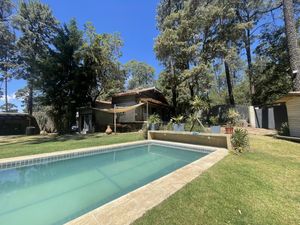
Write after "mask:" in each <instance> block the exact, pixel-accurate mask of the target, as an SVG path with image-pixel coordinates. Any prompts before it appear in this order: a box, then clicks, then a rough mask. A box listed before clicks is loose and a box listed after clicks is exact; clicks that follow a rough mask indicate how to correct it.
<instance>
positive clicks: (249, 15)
mask: <svg viewBox="0 0 300 225" xmlns="http://www.w3.org/2000/svg"><path fill="white" fill-rule="evenodd" d="M279 7H281V4H278V3H277V2H274V1H272V0H268V1H266V0H242V1H240V0H237V1H236V3H235V10H236V16H237V19H238V21H239V22H240V23H245V24H247V26H245V28H244V30H243V34H242V42H243V48H244V49H245V52H246V58H247V66H248V71H247V74H248V78H249V87H250V90H249V91H250V97H251V103H252V104H253V102H254V98H253V95H254V93H255V86H254V82H255V81H254V80H253V57H252V49H251V47H252V43H254V42H255V39H256V36H255V32H256V31H258V30H259V28H260V27H261V26H262V24H261V23H260V22H261V20H262V18H263V17H264V16H265V15H266V14H267V13H269V12H272V11H274V10H276V9H277V8H279Z"/></svg>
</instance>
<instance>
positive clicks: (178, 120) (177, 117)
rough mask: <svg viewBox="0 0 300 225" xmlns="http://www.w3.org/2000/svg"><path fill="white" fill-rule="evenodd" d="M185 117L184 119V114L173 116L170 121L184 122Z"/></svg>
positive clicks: (174, 122) (175, 122)
mask: <svg viewBox="0 0 300 225" xmlns="http://www.w3.org/2000/svg"><path fill="white" fill-rule="evenodd" d="M183 119H184V117H183V116H181V115H178V116H176V117H172V118H171V120H170V122H171V123H173V124H180V123H182V122H183Z"/></svg>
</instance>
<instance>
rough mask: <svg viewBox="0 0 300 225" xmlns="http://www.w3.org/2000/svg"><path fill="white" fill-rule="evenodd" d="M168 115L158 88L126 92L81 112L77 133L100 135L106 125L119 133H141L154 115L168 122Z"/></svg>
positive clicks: (168, 109)
mask: <svg viewBox="0 0 300 225" xmlns="http://www.w3.org/2000/svg"><path fill="white" fill-rule="evenodd" d="M169 111H170V106H169V104H168V102H167V100H166V98H165V97H164V95H163V94H162V93H161V92H160V91H159V90H158V89H157V88H155V87H151V88H143V89H134V90H129V91H126V92H122V93H118V94H116V95H114V96H112V100H111V101H97V102H96V106H95V107H94V108H91V107H90V108H86V107H85V108H80V109H79V118H78V119H79V130H80V131H87V132H93V131H101V132H102V131H105V129H106V127H107V125H110V126H111V127H112V128H114V129H113V130H116V127H117V128H118V130H119V131H135V130H140V129H141V128H142V127H143V124H144V123H145V122H146V121H147V120H148V116H149V115H152V114H154V113H155V114H158V115H159V116H160V118H161V120H162V121H168V120H169V119H170V118H169Z"/></svg>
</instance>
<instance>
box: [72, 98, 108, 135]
mask: <svg viewBox="0 0 300 225" xmlns="http://www.w3.org/2000/svg"><path fill="white" fill-rule="evenodd" d="M95 104H96V105H95V108H92V107H82V108H79V109H78V112H79V113H78V118H77V120H78V121H77V122H78V128H79V131H80V132H83V133H91V132H94V131H105V130H106V128H107V125H110V124H112V123H113V115H112V114H110V113H108V112H105V111H102V110H103V109H110V108H111V107H112V104H111V102H110V101H98V100H97V101H96V103H95Z"/></svg>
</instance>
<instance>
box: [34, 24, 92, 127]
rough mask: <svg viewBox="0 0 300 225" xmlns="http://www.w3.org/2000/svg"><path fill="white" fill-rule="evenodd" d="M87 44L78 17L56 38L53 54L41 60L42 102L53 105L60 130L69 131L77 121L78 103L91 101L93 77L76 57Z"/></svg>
mask: <svg viewBox="0 0 300 225" xmlns="http://www.w3.org/2000/svg"><path fill="white" fill-rule="evenodd" d="M82 44H83V33H82V32H81V31H80V30H79V29H78V27H77V24H76V21H75V20H72V21H71V22H70V24H68V25H64V26H63V27H62V28H60V29H59V31H58V34H57V36H56V37H55V38H54V40H53V43H52V47H51V48H50V49H49V54H47V55H45V58H44V59H43V60H41V61H40V63H39V70H40V72H41V74H40V77H39V78H40V79H39V82H38V85H39V89H40V90H41V92H42V103H43V104H44V105H46V106H51V115H52V118H53V121H54V123H55V126H56V128H57V131H58V132H59V133H65V132H69V131H70V129H71V126H72V125H73V124H74V123H75V114H76V107H80V106H82V105H85V104H86V102H87V101H88V98H87V89H88V86H89V80H87V77H86V75H85V74H83V73H81V71H80V68H79V63H80V58H77V57H76V54H78V53H79V50H80V48H81V47H82Z"/></svg>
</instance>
